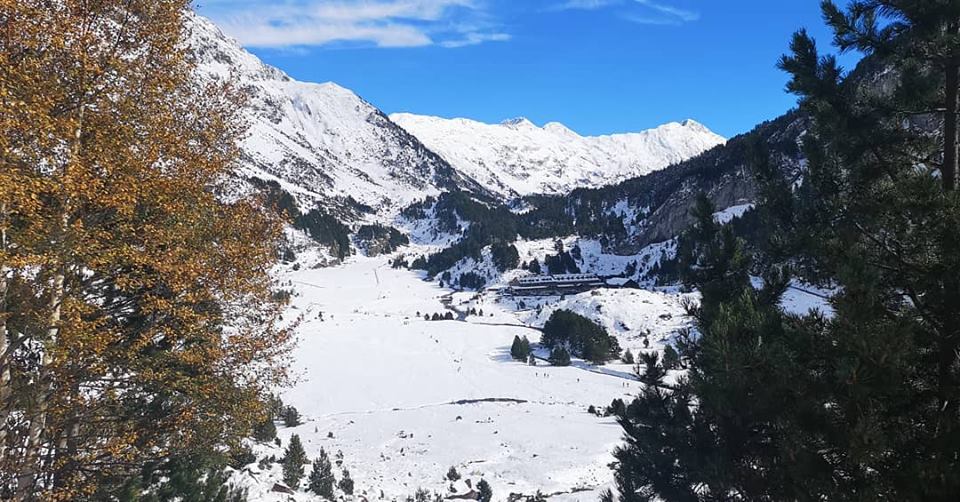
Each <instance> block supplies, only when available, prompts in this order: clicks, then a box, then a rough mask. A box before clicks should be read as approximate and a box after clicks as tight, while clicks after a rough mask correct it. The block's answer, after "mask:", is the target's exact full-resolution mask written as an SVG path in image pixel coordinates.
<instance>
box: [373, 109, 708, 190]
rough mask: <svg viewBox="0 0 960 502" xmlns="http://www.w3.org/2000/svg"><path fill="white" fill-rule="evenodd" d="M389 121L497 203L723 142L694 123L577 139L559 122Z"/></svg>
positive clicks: (654, 164) (646, 169) (600, 180)
mask: <svg viewBox="0 0 960 502" xmlns="http://www.w3.org/2000/svg"><path fill="white" fill-rule="evenodd" d="M390 119H391V120H392V121H393V122H394V123H396V124H398V125H400V127H403V128H404V129H406V130H407V131H408V132H410V133H411V134H413V135H414V136H416V137H417V138H418V139H419V140H420V141H421V142H422V143H424V144H425V145H426V146H427V147H428V148H430V149H431V150H433V151H435V152H437V154H438V155H440V156H441V157H442V158H444V159H445V160H446V161H447V162H449V163H450V164H451V165H452V166H454V168H455V169H457V170H458V171H460V172H461V173H464V174H465V175H467V176H470V177H472V178H474V179H476V180H478V181H479V182H481V183H483V184H484V185H485V186H487V187H490V188H491V189H492V190H493V191H495V192H497V193H499V194H500V195H501V196H503V197H506V198H509V197H514V196H526V195H534V194H545V195H557V194H565V193H569V192H571V191H573V190H574V189H577V188H582V187H601V186H606V185H612V184H616V183H619V182H621V181H624V180H626V179H630V178H634V177H637V176H642V175H645V174H649V173H651V172H654V171H657V170H659V169H663V168H666V167H668V166H670V165H673V164H676V163H678V162H682V161H684V160H687V159H689V158H691V157H694V156H696V155H699V154H701V153H703V152H704V151H706V150H709V149H710V148H713V147H715V146H717V145H720V144H723V143H725V141H726V139H725V138H723V137H721V136H719V135H717V134H715V133H713V132H712V131H710V130H709V129H708V128H707V127H706V126H704V125H702V124H700V123H699V122H696V121H695V120H692V119H687V120H684V121H682V122H669V123H667V124H663V125H660V126H658V127H656V128H653V129H648V130H645V131H640V132H630V133H619V134H607V135H600V136H583V135H580V134H579V133H577V132H575V131H573V130H572V129H570V128H569V127H567V126H566V125H564V124H562V123H560V122H549V123H547V124H545V125H544V126H543V127H539V126H537V125H536V124H534V123H533V122H531V121H530V120H529V119H526V118H524V117H518V118H514V119H509V120H506V121H503V122H501V123H499V124H488V123H484V122H480V121H477V120H473V119H468V118H451V119H447V118H443V117H435V116H428V115H417V114H413V113H394V114H391V115H390Z"/></svg>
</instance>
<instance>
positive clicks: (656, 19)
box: [547, 0, 700, 25]
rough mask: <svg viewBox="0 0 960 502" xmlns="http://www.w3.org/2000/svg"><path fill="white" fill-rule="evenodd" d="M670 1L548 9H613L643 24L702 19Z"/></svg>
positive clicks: (610, 1) (599, 1)
mask: <svg viewBox="0 0 960 502" xmlns="http://www.w3.org/2000/svg"><path fill="white" fill-rule="evenodd" d="M668 1H670V0H563V1H560V2H555V3H553V4H551V5H550V6H549V7H547V10H548V11H567V10H599V9H604V8H611V9H612V10H615V12H617V14H618V15H619V16H620V17H622V18H623V19H626V20H628V21H632V22H635V23H641V24H656V25H681V24H684V23H690V22H693V21H697V20H699V19H700V13H699V12H697V11H694V10H690V9H684V8H680V7H676V6H674V5H672V4H669V3H667V2H668Z"/></svg>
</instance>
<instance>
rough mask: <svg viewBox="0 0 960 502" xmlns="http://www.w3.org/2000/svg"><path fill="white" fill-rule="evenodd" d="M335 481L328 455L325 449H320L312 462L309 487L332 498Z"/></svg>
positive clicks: (318, 493)
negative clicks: (318, 455) (318, 454)
mask: <svg viewBox="0 0 960 502" xmlns="http://www.w3.org/2000/svg"><path fill="white" fill-rule="evenodd" d="M335 481H336V480H335V479H334V477H333V465H332V464H331V463H330V457H329V456H328V455H327V452H326V451H324V450H322V449H321V450H320V457H318V458H317V459H316V460H315V461H314V462H313V470H312V471H310V485H309V489H310V491H312V492H313V493H316V494H317V495H319V496H321V497H323V498H325V499H327V500H333V485H334V483H335Z"/></svg>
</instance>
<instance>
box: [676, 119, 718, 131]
mask: <svg viewBox="0 0 960 502" xmlns="http://www.w3.org/2000/svg"><path fill="white" fill-rule="evenodd" d="M680 125H682V126H683V127H686V128H688V129H692V130H694V131H699V132H713V131H711V130H710V129H709V128H708V127H707V126H705V125H703V124H701V123H700V122H697V121H696V120H693V119H686V120H684V121H683V122H681V123H680Z"/></svg>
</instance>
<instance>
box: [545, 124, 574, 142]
mask: <svg viewBox="0 0 960 502" xmlns="http://www.w3.org/2000/svg"><path fill="white" fill-rule="evenodd" d="M543 130H544V131H547V132H549V133H552V134H555V135H557V136H560V137H561V138H579V137H580V135H579V134H577V133H576V132H575V131H573V130H572V129H570V128H569V127H567V126H565V125H563V124H561V123H560V122H550V123H548V124H547V125H545V126H543Z"/></svg>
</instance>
